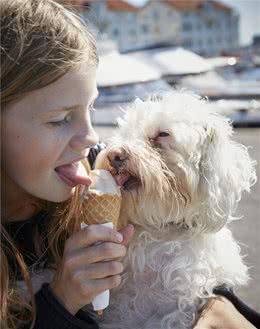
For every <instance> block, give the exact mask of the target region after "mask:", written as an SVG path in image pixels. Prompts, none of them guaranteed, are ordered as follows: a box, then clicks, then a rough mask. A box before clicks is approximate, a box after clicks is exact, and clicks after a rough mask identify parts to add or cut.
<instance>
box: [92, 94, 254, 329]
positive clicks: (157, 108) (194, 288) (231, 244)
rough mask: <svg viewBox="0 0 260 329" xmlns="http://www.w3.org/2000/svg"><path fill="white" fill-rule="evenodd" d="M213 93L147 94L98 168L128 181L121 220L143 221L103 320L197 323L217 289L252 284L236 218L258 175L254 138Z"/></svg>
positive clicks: (114, 324)
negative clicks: (220, 108)
mask: <svg viewBox="0 0 260 329" xmlns="http://www.w3.org/2000/svg"><path fill="white" fill-rule="evenodd" d="M231 137H232V128H231V125H230V124H229V121H228V119H226V118H224V117H221V116H219V115H218V114H216V113H214V112H212V111H211V110H210V109H209V105H208V104H207V102H206V101H204V100H201V99H200V98H199V97H196V96H194V95H191V94H187V93H181V92H174V93H171V94H169V95H165V96H163V97H160V98H157V99H156V98H154V99H153V98H151V99H150V100H147V101H141V100H137V101H135V102H134V104H133V106H132V107H131V108H130V109H129V110H128V111H127V113H126V116H125V118H124V120H123V121H121V122H120V128H119V130H118V132H117V133H116V135H115V136H114V137H113V139H112V140H111V143H110V144H109V147H108V148H107V149H106V150H105V151H103V152H102V153H101V154H100V156H99V157H98V159H97V162H96V168H105V169H108V170H110V171H111V173H112V174H113V175H114V177H115V179H116V180H117V182H118V184H119V185H121V186H122V194H123V202H122V208H121V221H125V222H128V223H132V224H134V226H135V236H134V239H133V241H132V242H131V243H130V246H129V249H128V255H127V258H126V263H125V266H126V267H125V275H124V279H123V281H122V284H121V286H120V287H119V288H117V289H114V290H113V291H112V292H111V300H110V305H109V307H108V309H107V310H106V311H105V315H104V318H103V320H102V321H101V324H100V325H101V328H111V329H128V328H129V329H130V328H131V329H133V328H134V329H170V328H171V329H182V328H185V329H187V328H191V327H192V323H193V322H194V319H195V317H196V314H197V311H198V308H199V307H200V306H201V305H202V304H203V303H204V302H205V301H206V300H207V298H209V297H210V296H212V295H213V289H214V287H217V286H219V285H223V284H225V285H227V286H229V287H234V286H237V285H244V284H246V283H247V280H248V273H247V267H246V266H245V264H243V261H242V257H241V256H240V248H239V246H238V244H237V242H236V241H234V239H233V237H232V233H231V231H230V230H229V229H228V227H227V224H228V223H229V222H230V221H232V220H233V219H234V217H233V216H234V213H235V210H236V207H237V204H238V202H239V200H240V198H241V194H242V192H243V191H247V192H249V191H250V187H251V186H252V185H253V184H254V182H255V181H256V176H255V170H254V162H253V161H252V160H251V159H250V157H249V154H248V151H247V149H246V147H245V146H243V145H241V144H238V143H236V142H234V141H232V140H231Z"/></svg>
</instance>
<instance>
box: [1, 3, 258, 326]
mask: <svg viewBox="0 0 260 329" xmlns="http://www.w3.org/2000/svg"><path fill="white" fill-rule="evenodd" d="M97 63H98V59H97V55H96V47H95V42H94V40H93V38H92V36H91V34H90V33H89V32H88V31H87V29H86V27H85V26H84V25H83V24H82V23H81V22H80V20H79V19H78V18H77V17H76V16H75V15H74V14H72V13H71V12H70V11H68V10H66V9H65V8H64V7H63V6H62V5H60V4H58V3H56V2H54V1H52V0H12V1H10V0H1V74H2V77H1V109H2V116H1V125H2V145H1V154H2V163H1V181H2V192H3V193H2V195H1V204H2V214H1V219H2V225H1V326H2V328H35V329H41V328H48V329H50V328H55V329H59V328H63V329H66V328H86V329H87V328H88V329H89V328H98V325H97V324H96V323H95V321H94V320H93V319H92V318H91V317H90V315H89V314H87V313H86V312H83V311H82V310H81V308H82V307H83V306H84V305H86V304H89V303H91V301H93V299H94V298H95V296H96V295H97V294H99V293H100V292H103V291H104V290H107V289H112V288H114V287H117V286H118V285H119V283H120V280H121V278H120V274H121V273H122V271H123V265H122V258H123V257H124V256H125V254H126V247H125V245H126V244H127V242H128V241H129V240H130V239H131V236H132V235H133V227H132V226H127V227H126V228H124V229H122V230H121V232H116V231H115V230H111V229H108V228H105V227H98V226H96V225H91V226H89V227H88V228H86V229H83V230H80V228H79V224H80V223H78V222H77V218H76V217H75V216H73V207H72V206H71V205H73V202H70V201H69V200H71V199H72V200H73V199H74V196H75V195H76V194H77V193H78V190H77V189H78V188H77V186H78V185H89V184H90V183H91V181H90V179H89V178H88V177H86V175H85V174H83V172H84V169H83V167H82V161H83V160H84V159H85V158H86V157H87V156H89V152H90V149H91V148H92V147H93V146H94V145H95V144H96V143H97V142H98V138H97V135H96V134H95V132H94V130H93V128H92V126H91V122H90V111H91V109H92V107H93V103H94V100H95V98H96V97H97V88H96V67H97ZM92 150H93V149H92ZM92 153H93V151H92ZM93 159H94V157H93V154H91V156H89V160H93ZM68 209H69V210H70V212H68ZM63 214H64V216H63ZM96 241H105V242H103V243H102V244H99V245H94V243H95V242H96ZM47 268H50V269H54V270H55V274H54V277H51V279H50V280H49V281H50V283H44V284H43V285H42V286H39V287H38V288H37V289H36V290H37V292H36V291H35V287H34V289H33V287H32V283H31V280H30V275H32V274H34V273H40V272H41V270H42V269H47ZM19 280H24V281H25V282H26V283H27V289H28V291H29V293H30V296H29V299H27V298H25V297H24V296H23V295H22V294H21V293H20V292H21V291H20V290H19V289H18V287H19V285H18V281H19ZM214 305H220V309H221V304H218V303H217V301H216V302H215V303H214ZM215 309H216V308H215ZM224 309H227V308H226V307H225V306H224ZM212 310H213V311H212ZM217 311H218V312H217V313H216V312H214V308H213V307H211V308H210V309H209V311H208V312H207V316H204V318H203V319H202V322H201V321H199V322H198V323H197V326H198V327H196V328H202V327H203V328H204V329H206V328H207V326H208V328H210V326H211V324H212V321H213V323H214V325H215V327H216V328H219V327H221V326H219V327H218V326H217V325H218V324H219V323H220V324H221V325H222V324H223V323H222V322H223V321H222V320H223V319H222V318H221V316H220V315H219V314H220V312H219V308H218V309H217ZM222 311H223V309H222ZM216 314H217V315H216ZM221 314H222V313H221ZM223 314H224V313H223ZM237 314H239V313H238V312H236V310H235V309H232V310H230V311H227V312H225V317H226V318H227V319H228V321H229V324H230V323H231V324H232V325H233V327H232V326H229V327H228V328H230V329H231V328H233V329H234V328H236V329H238V328H237V322H236V321H233V318H235V319H237ZM239 316H240V314H239ZM204 319H206V322H205V321H204ZM212 319H213V320H212ZM219 320H220V322H218V321H219ZM245 328H246V326H245ZM248 328H252V327H249V326H248Z"/></svg>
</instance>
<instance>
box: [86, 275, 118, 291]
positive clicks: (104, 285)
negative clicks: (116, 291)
mask: <svg viewBox="0 0 260 329" xmlns="http://www.w3.org/2000/svg"><path fill="white" fill-rule="evenodd" d="M121 280H122V279H121V276H120V275H113V276H111V277H108V278H105V279H97V280H92V281H91V283H92V285H93V288H94V289H95V292H96V294H97V295H98V294H100V293H102V292H103V291H105V290H110V289H113V288H116V287H118V286H119V285H120V283H121Z"/></svg>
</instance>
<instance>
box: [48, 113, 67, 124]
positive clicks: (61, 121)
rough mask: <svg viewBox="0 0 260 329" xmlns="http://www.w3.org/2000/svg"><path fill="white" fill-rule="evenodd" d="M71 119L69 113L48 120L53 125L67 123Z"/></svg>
mask: <svg viewBox="0 0 260 329" xmlns="http://www.w3.org/2000/svg"><path fill="white" fill-rule="evenodd" d="M70 120H71V114H67V115H66V116H65V117H64V118H63V119H61V120H57V121H52V122H49V123H50V124H51V125H53V126H61V125H63V124H66V123H69V122H70Z"/></svg>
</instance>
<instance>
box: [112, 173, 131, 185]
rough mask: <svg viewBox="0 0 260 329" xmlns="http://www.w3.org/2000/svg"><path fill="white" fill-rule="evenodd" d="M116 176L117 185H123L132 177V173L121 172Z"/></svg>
mask: <svg viewBox="0 0 260 329" xmlns="http://www.w3.org/2000/svg"><path fill="white" fill-rule="evenodd" d="M114 178H115V181H116V183H117V185H119V186H123V185H124V184H125V182H126V181H128V179H129V178H130V175H129V174H127V173H126V174H120V175H115V176H114Z"/></svg>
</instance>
